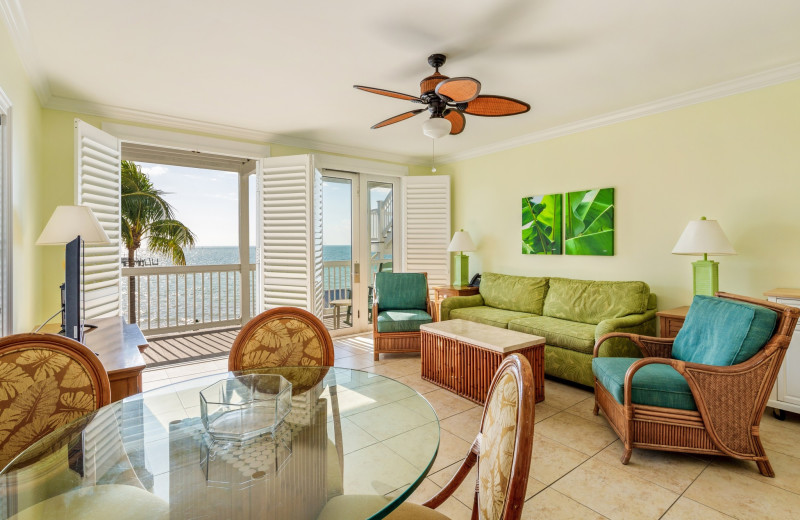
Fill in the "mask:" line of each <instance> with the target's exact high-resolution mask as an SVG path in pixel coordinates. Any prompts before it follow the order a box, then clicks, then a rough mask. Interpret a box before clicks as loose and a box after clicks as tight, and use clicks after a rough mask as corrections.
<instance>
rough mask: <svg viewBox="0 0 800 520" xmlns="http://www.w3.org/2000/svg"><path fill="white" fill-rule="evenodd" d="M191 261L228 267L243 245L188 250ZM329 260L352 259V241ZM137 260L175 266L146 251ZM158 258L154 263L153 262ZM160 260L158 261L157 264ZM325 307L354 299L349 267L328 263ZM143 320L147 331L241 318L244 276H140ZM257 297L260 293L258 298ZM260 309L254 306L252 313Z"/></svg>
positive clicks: (328, 251)
mask: <svg viewBox="0 0 800 520" xmlns="http://www.w3.org/2000/svg"><path fill="white" fill-rule="evenodd" d="M256 249H257V248H256V247H255V246H253V247H251V248H250V263H251V264H255V263H257V261H258V259H257V254H256V253H257V251H256ZM185 254H186V265H190V266H203V265H226V264H238V263H239V248H238V247H195V248H192V249H189V250H187V251H186V253H185ZM322 258H323V261H324V262H341V261H348V260H350V246H349V245H334V246H328V245H326V246H324V247H323V250H322ZM137 259H140V260H145V261H146V266H147V267H150V266H151V265H152V266H158V267H163V266H171V265H173V264H172V262H171V261H170V259H169V258H166V257H163V256H157V255H153V254H152V253H148V252H146V251H145V252H141V253H140V254H138V255H137ZM151 262H152V263H151ZM155 262H157V264H156V263H155ZM256 277H257V275H256V273H252V274H251V277H250V294H251V295H253V294H254V293H255V287H256ZM323 278H324V288H325V294H324V306H325V307H326V308H327V307H329V303H328V302H329V301H331V300H335V299H340V298H348V297H349V296H350V295H349V294H348V289H349V287H350V268H349V265H340V266H328V267H326V268H325V270H324V274H323ZM138 280H139V281H138V289H137V295H136V296H137V306H138V307H139V313H138V314H139V316H138V323H139V325H140V327H141V328H142V329H143V330H155V329H162V328H165V327H182V326H186V325H189V324H191V323H216V322H224V321H229V320H235V319H237V318H238V316H241V309H240V308H239V303H240V302H239V295H241V280H240V279H239V277H238V273H234V272H227V273H218V272H215V273H196V274H188V275H170V276H167V275H159V276H156V275H151V276H146V277H145V276H141V277H139V278H138ZM127 293H128V278H125V277H123V281H122V307H123V315H125V316H128V296H127ZM252 301H253V302H255V301H257V296H256V297H254V298H252ZM253 312H255V309H251V314H252V313H253Z"/></svg>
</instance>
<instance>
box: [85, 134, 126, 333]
mask: <svg viewBox="0 0 800 520" xmlns="http://www.w3.org/2000/svg"><path fill="white" fill-rule="evenodd" d="M75 170H76V178H77V190H76V199H77V203H78V204H80V205H82V206H88V207H89V208H91V209H92V211H93V212H94V214H95V216H96V217H97V220H99V221H100V224H101V225H102V226H103V229H104V230H105V232H106V233H107V234H108V237H109V238H110V239H111V243H110V244H99V245H88V244H87V245H86V246H85V248H84V264H83V268H84V277H83V284H84V285H83V295H84V299H85V307H84V317H85V318H86V319H92V318H99V317H105V316H117V315H119V314H120V310H121V307H120V275H121V267H120V241H121V236H120V231H121V227H120V203H121V199H120V196H121V195H120V143H119V140H118V139H117V138H116V137H114V136H113V135H111V134H107V133H106V132H103V131H102V130H100V129H98V128H95V127H93V126H92V125H90V124H87V123H85V122H83V121H81V120H80V119H76V120H75Z"/></svg>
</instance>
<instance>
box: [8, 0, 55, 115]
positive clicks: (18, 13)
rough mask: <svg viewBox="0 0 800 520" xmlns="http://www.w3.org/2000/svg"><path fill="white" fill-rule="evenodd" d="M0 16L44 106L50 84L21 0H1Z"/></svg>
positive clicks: (48, 97) (48, 99)
mask: <svg viewBox="0 0 800 520" xmlns="http://www.w3.org/2000/svg"><path fill="white" fill-rule="evenodd" d="M0 16H2V17H3V21H4V22H5V23H6V27H8V32H9V34H10V35H11V41H13V42H14V48H15V49H16V50H17V55H18V56H19V59H20V61H21V62H22V67H23V68H24V69H25V72H27V73H28V79H30V81H31V84H32V85H33V90H34V91H35V92H36V96H37V97H38V98H39V103H40V104H41V105H42V106H44V105H45V104H47V102H48V101H50V96H51V94H50V84H49V83H48V81H47V76H46V75H45V74H44V71H43V70H42V67H41V65H40V64H39V58H38V57H37V55H36V51H35V50H34V47H33V39H32V38H31V34H30V31H29V30H28V23H27V22H26V21H25V15H24V14H23V12H22V6H20V5H19V0H0Z"/></svg>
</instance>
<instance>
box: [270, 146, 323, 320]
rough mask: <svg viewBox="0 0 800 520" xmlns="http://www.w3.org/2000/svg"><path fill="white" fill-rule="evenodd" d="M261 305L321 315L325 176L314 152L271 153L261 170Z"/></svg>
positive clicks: (320, 316)
mask: <svg viewBox="0 0 800 520" xmlns="http://www.w3.org/2000/svg"><path fill="white" fill-rule="evenodd" d="M259 184H260V185H259V192H260V194H261V199H260V214H261V222H260V229H261V236H260V237H259V256H260V259H261V262H260V263H261V290H262V308H263V310H268V309H271V308H274V307H279V306H283V305H286V306H290V307H300V308H302V309H306V310H308V311H310V312H312V313H314V314H315V315H317V316H318V317H319V318H320V319H321V318H322V295H323V286H322V176H321V174H320V173H319V172H318V171H317V170H315V168H314V156H313V155H292V156H286V157H270V158H268V159H263V160H262V161H261V174H260V175H259Z"/></svg>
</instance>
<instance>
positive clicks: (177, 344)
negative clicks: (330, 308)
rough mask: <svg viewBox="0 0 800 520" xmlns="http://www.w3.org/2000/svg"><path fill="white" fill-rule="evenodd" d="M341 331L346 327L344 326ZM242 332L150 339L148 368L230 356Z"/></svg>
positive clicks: (330, 326)
mask: <svg viewBox="0 0 800 520" xmlns="http://www.w3.org/2000/svg"><path fill="white" fill-rule="evenodd" d="M343 320H344V318H342V323H340V326H341V327H344V326H346V325H345V324H344V322H343ZM323 322H324V323H325V326H326V327H328V330H332V329H333V318H332V317H327V316H326V317H325V319H324V320H323ZM238 333H239V329H228V330H210V331H209V330H205V331H199V332H190V333H180V334H175V335H169V336H155V337H153V338H149V337H148V338H147V340H148V343H149V344H150V346H149V347H148V348H147V350H145V351H144V354H143V355H144V360H145V362H146V363H147V368H153V367H161V366H164V365H173V364H176V363H185V362H187V361H198V360H202V359H208V358H215V357H222V356H227V355H228V353H229V352H230V351H231V345H233V340H234V339H236V335H237V334H238Z"/></svg>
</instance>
